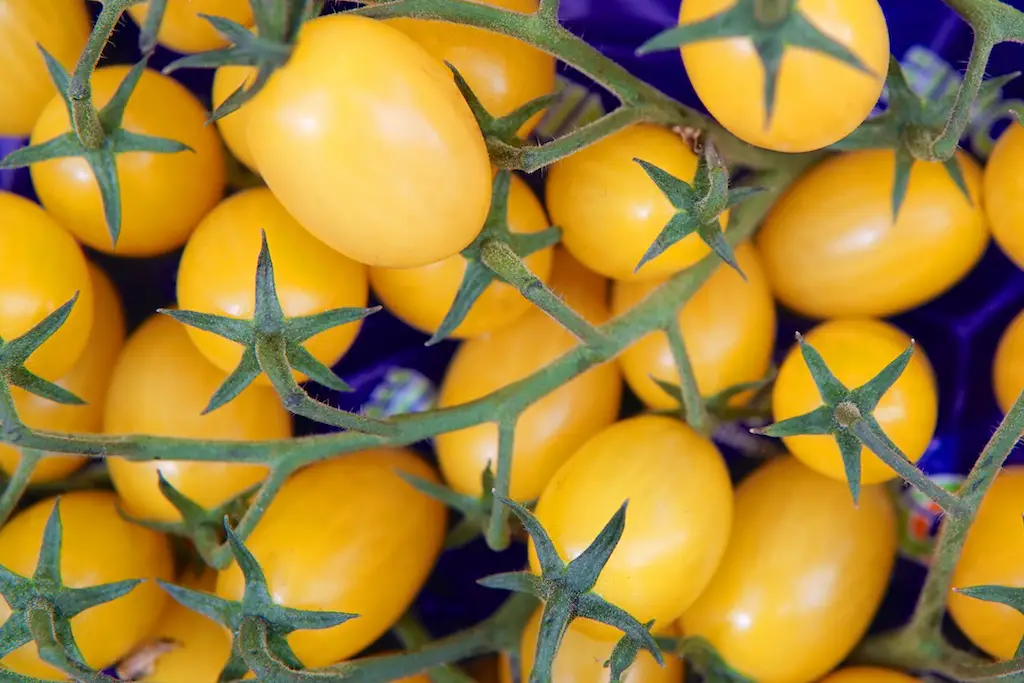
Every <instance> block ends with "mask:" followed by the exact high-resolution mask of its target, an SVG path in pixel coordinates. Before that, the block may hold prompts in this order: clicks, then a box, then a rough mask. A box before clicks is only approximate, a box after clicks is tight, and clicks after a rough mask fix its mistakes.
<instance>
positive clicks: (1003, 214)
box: [984, 124, 1024, 268]
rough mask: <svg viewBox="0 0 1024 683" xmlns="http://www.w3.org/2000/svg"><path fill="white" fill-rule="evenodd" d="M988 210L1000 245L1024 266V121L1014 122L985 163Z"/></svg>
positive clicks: (986, 209)
mask: <svg viewBox="0 0 1024 683" xmlns="http://www.w3.org/2000/svg"><path fill="white" fill-rule="evenodd" d="M984 190H985V195H984V196H985V214H986V215H987V216H988V220H989V223H990V224H991V226H992V236H993V237H994V238H995V241H996V244H998V245H999V248H1000V249H1002V250H1003V252H1004V253H1005V254H1006V255H1007V256H1009V257H1010V258H1011V259H1012V260H1013V262H1014V263H1016V264H1017V265H1018V266H1020V267H1021V268H1024V230H1021V225H1022V224H1024V125H1019V124H1011V125H1010V127H1009V128H1007V129H1006V131H1005V132H1004V133H1003V134H1002V135H1001V136H1000V137H999V141H998V142H997V143H996V146H995V148H994V149H993V150H992V154H991V156H989V158H988V163H987V164H986V165H985V184H984Z"/></svg>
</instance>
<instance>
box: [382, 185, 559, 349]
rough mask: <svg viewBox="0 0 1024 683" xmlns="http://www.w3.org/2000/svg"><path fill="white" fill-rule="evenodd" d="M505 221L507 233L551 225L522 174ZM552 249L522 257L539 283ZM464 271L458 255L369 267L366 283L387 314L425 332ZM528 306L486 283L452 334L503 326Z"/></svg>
mask: <svg viewBox="0 0 1024 683" xmlns="http://www.w3.org/2000/svg"><path fill="white" fill-rule="evenodd" d="M508 224H509V229H510V230H511V231H512V232H517V233H533V232H541V231H542V230H546V229H547V228H548V227H549V226H550V225H551V224H550V223H549V222H548V217H547V216H546V215H545V213H544V207H543V206H542V205H541V203H540V201H538V199H537V198H536V197H535V196H534V195H533V192H532V191H530V188H529V187H528V186H527V184H526V183H525V182H523V180H522V178H520V177H519V176H517V175H513V176H512V184H511V186H510V189H509V197H508ZM551 253H552V249H551V248H547V249H541V250H540V251H535V252H534V253H532V254H530V255H529V256H527V257H526V258H525V259H523V262H524V263H525V264H526V267H527V268H529V269H530V270H531V271H532V272H533V274H534V275H536V276H537V277H538V278H540V280H541V281H542V282H547V280H548V277H549V275H550V274H551V263H552V256H551ZM465 273H466V259H465V258H463V256H462V255H461V254H455V255H454V256H449V257H448V258H446V259H444V260H443V261H438V262H437V263H432V264H430V265H428V266H420V267H419V268H402V269H396V268H371V269H370V283H371V284H372V285H373V291H374V292H376V293H377V296H379V297H380V299H381V301H382V302H383V304H384V306H385V307H386V308H387V309H388V311H389V312H391V313H393V314H394V315H396V316H398V317H399V318H401V319H402V320H404V321H405V322H407V323H408V324H410V325H412V326H413V327H415V328H418V329H420V330H423V331H425V332H436V331H437V328H438V327H440V326H441V322H442V321H443V320H444V317H445V315H446V314H447V313H448V309H450V308H451V306H452V302H454V301H455V295H456V293H457V292H458V291H459V285H461V284H462V277H463V275H465ZM532 305H533V304H531V303H530V302H529V301H527V300H526V299H525V298H524V297H523V295H522V294H520V293H519V290H517V289H516V288H515V287H513V286H512V285H509V284H506V283H504V282H497V281H496V282H492V283H491V284H490V285H489V286H488V287H487V289H485V290H484V292H483V294H481V295H480V298H478V299H477V300H476V302H475V303H474V304H473V307H472V308H470V309H469V313H468V314H467V315H466V317H465V319H464V320H463V321H462V322H461V323H460V324H459V326H458V327H456V328H455V331H454V333H452V335H451V336H452V337H455V338H466V337H476V336H478V335H481V334H483V333H485V332H491V331H493V330H497V329H499V328H502V327H505V326H506V325H508V324H510V323H512V322H513V321H515V320H516V319H517V318H519V317H520V316H522V315H523V314H524V313H526V311H528V310H529V309H530V307H531V306H532Z"/></svg>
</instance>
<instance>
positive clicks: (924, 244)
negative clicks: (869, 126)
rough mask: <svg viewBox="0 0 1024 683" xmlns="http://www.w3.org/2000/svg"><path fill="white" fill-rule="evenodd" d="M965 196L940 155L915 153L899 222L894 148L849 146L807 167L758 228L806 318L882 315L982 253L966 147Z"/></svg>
mask: <svg viewBox="0 0 1024 683" xmlns="http://www.w3.org/2000/svg"><path fill="white" fill-rule="evenodd" d="M957 159H959V161H960V168H961V170H962V171H963V176H964V180H965V181H966V183H967V188H968V190H969V191H970V193H971V200H972V202H973V204H972V203H968V201H967V199H966V198H965V197H964V196H963V194H962V193H961V192H960V190H959V189H958V188H957V186H956V184H955V183H954V182H953V180H952V179H951V178H950V177H949V174H948V173H947V172H946V169H945V168H944V167H943V165H942V164H941V163H938V162H935V163H926V162H921V161H919V162H916V163H915V164H914V166H913V169H912V170H911V172H910V185H909V186H908V188H907V194H906V198H905V199H904V201H903V204H902V206H901V208H900V213H899V216H898V217H897V219H896V222H895V223H893V220H892V183H893V175H894V168H895V162H894V160H893V152H892V151H891V150H867V151H862V152H849V153H845V154H840V155H837V156H834V157H832V158H830V159H826V160H825V161H823V162H822V163H820V164H819V165H817V166H816V167H814V168H812V169H811V170H810V171H808V172H807V173H805V174H804V175H803V177H801V178H800V179H799V180H797V182H796V183H795V184H793V185H792V186H791V187H790V188H789V190H788V191H787V192H786V193H785V194H784V195H783V196H782V197H781V198H780V199H779V201H777V202H776V203H775V206H773V207H772V210H771V212H770V213H769V214H768V217H767V218H766V219H765V222H764V226H763V227H762V228H761V230H760V232H759V233H758V236H757V242H756V243H757V246H758V249H759V250H760V253H761V261H762V263H763V264H764V267H765V271H766V272H767V273H768V280H769V282H771V285H772V290H773V291H774V292H775V295H776V296H777V297H778V298H779V301H780V302H781V303H783V304H785V305H786V306H788V307H790V308H792V309H793V310H795V311H796V312H798V313H801V314H802V315H806V316H810V317H812V318H834V317H856V316H872V317H882V316H888V315H893V314H895V313H900V312H902V311H905V310H908V309H910V308H913V307H915V306H919V305H920V304H923V303H925V302H927V301H930V300H931V299H933V298H935V297H937V296H938V295H939V294H942V293H943V292H945V291H946V290H948V289H949V288H950V287H952V286H953V285H955V284H956V283H957V282H959V281H960V279H961V278H962V277H963V276H964V275H966V274H967V272H968V271H970V270H971V268H973V267H974V264H975V263H977V262H978V259H980V258H981V255H982V254H983V253H984V251H985V248H986V246H987V245H988V241H989V233H988V226H987V223H986V220H985V215H984V212H983V211H982V209H981V169H980V168H979V167H978V164H977V163H976V162H975V161H974V160H973V159H971V158H970V157H969V156H967V155H966V154H964V153H958V154H957Z"/></svg>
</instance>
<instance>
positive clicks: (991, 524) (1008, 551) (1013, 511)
mask: <svg viewBox="0 0 1024 683" xmlns="http://www.w3.org/2000/svg"><path fill="white" fill-rule="evenodd" d="M1022 515H1024V466H1021V465H1016V466H1012V467H1007V468H1005V469H1003V471H1001V472H1000V473H999V475H998V476H997V477H996V480H995V481H994V482H993V483H992V488H990V489H989V491H988V493H986V494H985V499H984V500H983V501H982V504H981V509H979V510H978V517H977V519H975V521H974V525H973V526H971V529H970V531H968V532H967V542H966V543H965V544H964V549H963V552H962V553H961V554H960V560H959V562H958V563H957V566H956V571H955V572H954V574H953V587H954V588H970V587H972V586H986V585H988V586H1011V587H1014V588H1024V531H1022V529H1021V516H1022ZM949 613H950V615H952V617H953V620H954V621H955V622H956V624H957V626H959V627H960V629H961V630H962V631H963V632H964V633H965V634H967V637H968V638H970V639H971V642H973V643H974V644H975V645H977V646H978V647H980V648H981V649H982V650H984V651H985V652H988V653H989V654H990V655H992V656H994V657H998V658H1000V659H1010V658H1012V657H1013V656H1014V653H1015V652H1016V651H1017V645H1018V644H1019V643H1020V641H1021V638H1022V637H1024V614H1021V613H1020V612H1018V611H1017V610H1015V609H1013V608H1012V607H1007V606H1005V605H1000V604H997V603H992V602H984V601H982V600H977V599H975V598H969V597H967V596H966V595H961V594H960V593H955V592H954V593H951V594H950V596H949Z"/></svg>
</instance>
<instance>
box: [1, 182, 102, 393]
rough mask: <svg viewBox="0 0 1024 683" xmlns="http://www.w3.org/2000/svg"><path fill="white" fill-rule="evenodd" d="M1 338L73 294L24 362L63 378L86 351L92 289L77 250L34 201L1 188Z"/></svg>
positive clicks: (45, 374)
mask: <svg viewBox="0 0 1024 683" xmlns="http://www.w3.org/2000/svg"><path fill="white" fill-rule="evenodd" d="M0 264H2V267H0V339H4V340H5V341H11V340H12V339H15V338H16V337H20V336H21V335H23V334H25V333H26V332H28V331H29V330H30V329H32V327H33V326H35V325H36V324H37V323H39V322H41V321H42V320H43V318H45V317H46V316H47V315H49V314H50V313H53V312H54V311H55V310H57V309H58V308H60V307H61V306H63V305H64V304H66V303H67V302H68V301H69V300H70V299H71V297H73V296H74V295H75V293H76V292H77V293H78V301H77V302H75V305H74V307H73V308H72V309H71V313H70V315H68V319H67V320H65V321H64V324H63V325H61V326H60V328H58V329H57V331H56V332H54V333H53V336H51V337H50V338H49V339H47V340H46V341H45V342H44V343H43V344H42V346H40V347H39V348H38V349H36V351H35V352H34V353H33V354H32V355H31V356H29V358H28V361H27V362H26V367H27V368H28V369H29V370H31V371H32V372H34V373H36V374H37V375H42V376H43V377H45V378H46V379H49V380H51V381H52V380H56V379H57V378H58V377H62V376H63V375H64V374H65V373H67V372H68V371H69V370H71V368H72V367H73V366H74V365H75V363H77V362H78V359H79V358H80V357H81V355H82V353H83V352H84V351H85V346H86V343H87V342H88V339H89V334H90V332H91V330H92V326H93V314H94V309H93V306H94V304H93V291H92V282H91V280H90V278H89V267H88V263H87V262H86V260H85V255H84V254H83V253H82V249H81V248H80V247H79V246H78V244H77V243H76V242H75V240H74V239H72V238H71V235H69V234H68V233H67V231H65V230H64V229H63V228H62V227H61V226H60V225H58V224H57V222H56V221H55V220H53V218H51V217H50V216H49V215H48V214H47V213H46V212H45V211H43V210H42V209H41V208H39V205H38V204H35V203H33V202H30V201H29V200H27V199H25V198H23V197H19V196H18V195H16V194H11V193H10V192H3V191H2V190H0Z"/></svg>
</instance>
